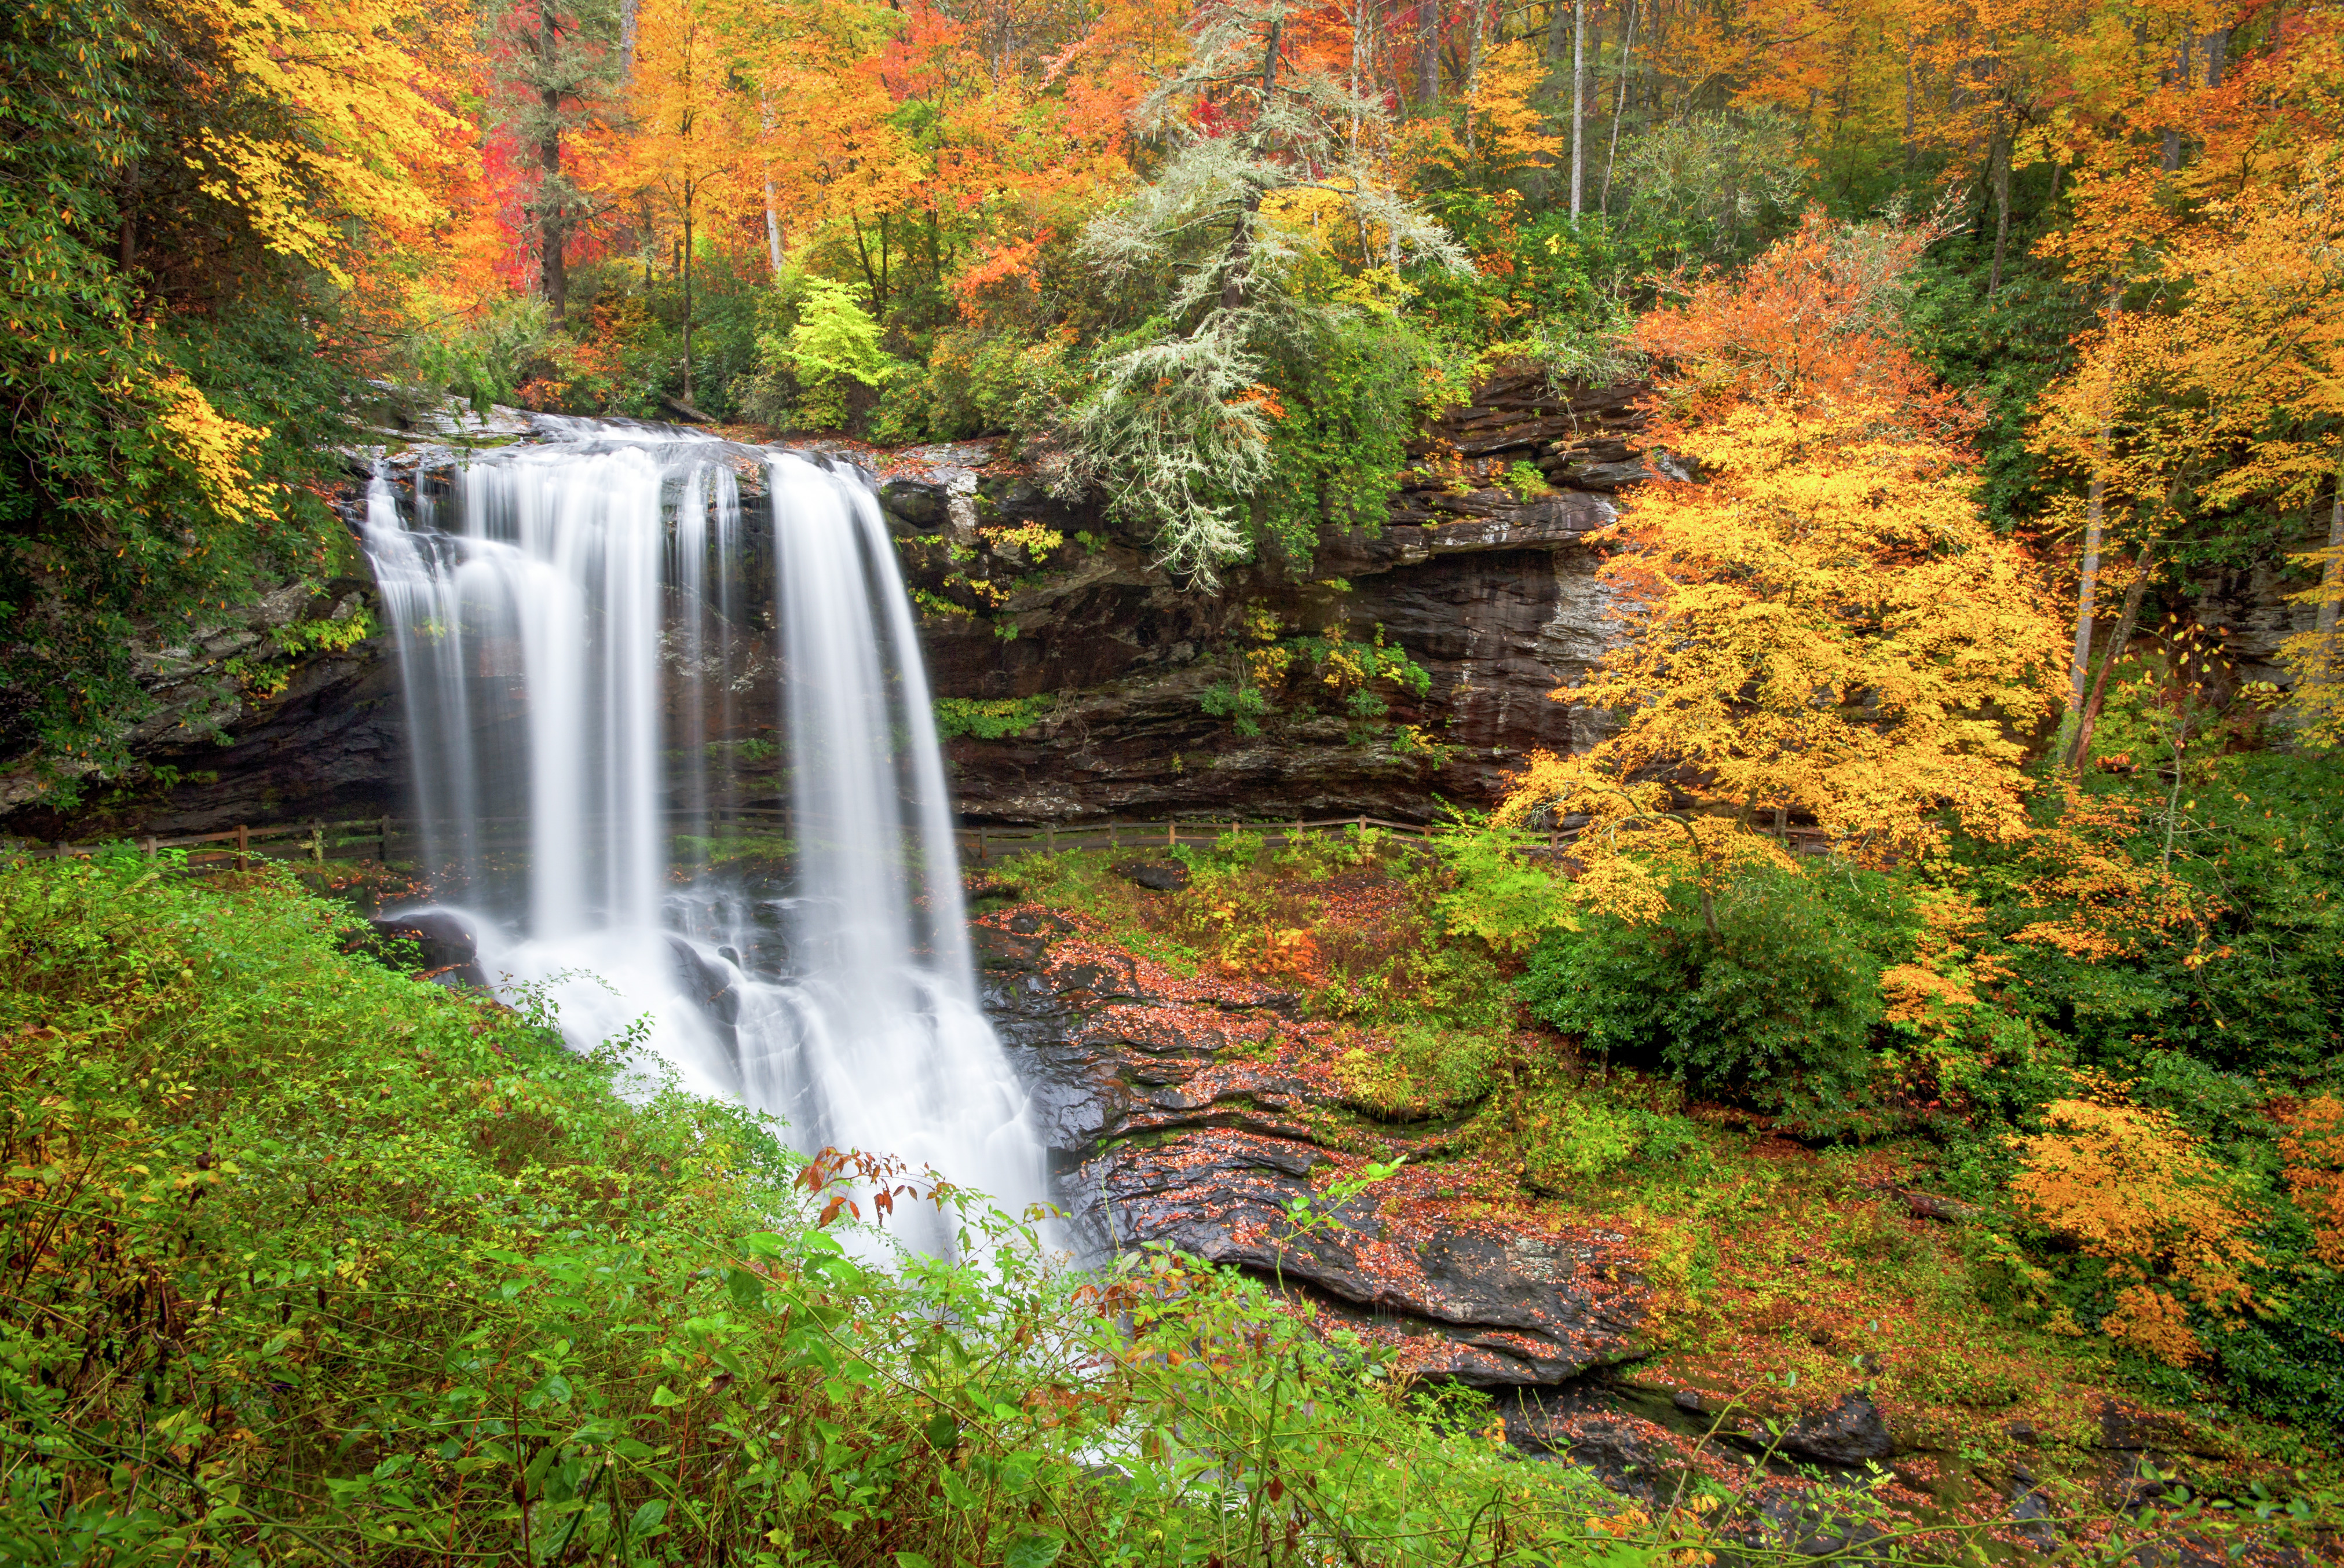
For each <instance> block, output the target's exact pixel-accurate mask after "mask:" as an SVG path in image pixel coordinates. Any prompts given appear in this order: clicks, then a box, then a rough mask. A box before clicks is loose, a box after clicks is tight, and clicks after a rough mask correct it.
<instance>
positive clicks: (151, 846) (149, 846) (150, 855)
mask: <svg viewBox="0 0 2344 1568" xmlns="http://www.w3.org/2000/svg"><path fill="white" fill-rule="evenodd" d="M144 845H145V849H146V850H147V859H150V860H151V859H154V858H155V850H156V848H157V846H156V843H155V835H154V834H152V833H149V834H148V835H147V838H146V839H145V840H144Z"/></svg>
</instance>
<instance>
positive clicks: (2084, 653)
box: [2067, 284, 2123, 724]
mask: <svg viewBox="0 0 2344 1568" xmlns="http://www.w3.org/2000/svg"><path fill="white" fill-rule="evenodd" d="M2122 287H2123V286H2122V285H2121V284H2119V285H2117V286H2114V287H2111V288H2110V289H2109V290H2108V303H2107V315H2108V316H2109V317H2111V318H2113V317H2115V315H2116V312H2117V300H2118V299H2119V298H2121V297H2122V293H2121V290H2122ZM2106 395H2107V394H2106V393H2105V392H2104V393H2103V394H2102V396H2103V397H2105V396H2106ZM2114 434H2115V432H2114V431H2113V430H2112V429H2111V428H2110V427H2109V426H2108V424H2107V422H2106V421H2105V420H2104V421H2103V422H2102V424H2101V426H2100V439H2099V445H2098V446H2097V447H2096V449H2095V450H2094V452H2093V454H2092V482H2091V486H2090V487H2089V488H2088V489H2086V491H2085V493H2084V570H2083V578H2082V581H2081V582H2079V583H2078V584H2077V585H2076V658H2075V662H2074V664H2073V665H2072V666H2071V667H2070V668H2069V669H2068V672H2067V717H2068V720H2069V722H2071V723H2076V724H2080V723H2081V722H2082V721H2083V717H2084V675H2085V671H2086V668H2088V667H2089V665H2090V663H2091V658H2092V601H2093V598H2095V596H2096V594H2097V593H2098V591H2099V586H2100V528H2101V524H2102V523H2103V521H2104V520H2105V519H2106V517H2107V451H2108V442H2109V439H2110V438H2111V437H2112V436H2113V435H2114Z"/></svg>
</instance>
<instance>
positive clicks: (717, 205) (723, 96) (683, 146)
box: [629, 0, 763, 409]
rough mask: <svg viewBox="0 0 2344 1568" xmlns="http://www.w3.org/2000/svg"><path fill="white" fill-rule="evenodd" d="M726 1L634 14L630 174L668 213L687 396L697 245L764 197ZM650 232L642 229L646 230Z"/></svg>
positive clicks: (699, 0) (652, 5)
mask: <svg viewBox="0 0 2344 1568" xmlns="http://www.w3.org/2000/svg"><path fill="white" fill-rule="evenodd" d="M734 20H735V18H734V16H733V15H732V11H731V10H730V9H729V8H728V6H727V5H726V4H725V0H645V3H644V4H643V5H642V7H641V9H640V10H639V11H638V12H637V15H636V35H635V50H636V52H635V62H634V92H633V96H632V98H631V106H632V108H633V111H634V116H635V120H636V134H635V136H634V137H633V139H632V141H631V145H630V149H629V152H630V158H631V170H630V171H629V174H630V177H631V182H632V184H633V185H634V186H635V187H636V188H637V189H638V190H639V191H641V192H642V193H643V194H644V196H646V197H656V199H658V200H659V201H661V202H663V203H664V205H665V208H666V212H667V214H668V215H670V216H672V217H673V219H674V220H675V223H676V226H677V229H678V231H679V232H678V233H677V235H676V237H675V256H676V271H677V274H678V276H679V278H680V280H681V282H682V286H683V346H682V347H683V365H682V372H683V375H682V380H683V397H682V403H683V406H684V407H685V408H686V409H689V408H690V407H691V406H692V263H693V261H694V259H695V256H696V251H695V247H696V246H697V245H698V244H699V242H700V240H701V239H702V237H703V236H706V235H707V234H708V233H709V232H710V231H711V230H712V229H720V230H721V228H722V226H725V225H728V224H730V223H732V221H734V220H737V219H739V218H740V217H742V216H743V215H744V214H746V213H747V212H749V211H752V210H754V207H755V205H756V203H757V201H758V200H759V199H760V198H761V197H762V195H763V180H762V170H761V169H760V168H759V167H758V165H757V161H756V159H755V158H754V156H753V151H752V149H753V146H754V143H755V140H756V136H757V126H758V120H757V115H756V110H755V106H754V105H753V102H751V101H750V100H749V99H748V98H746V97H745V96H744V95H743V94H742V93H741V92H739V91H738V90H737V87H736V84H737V83H738V82H739V81H740V79H741V71H742V68H743V57H742V50H743V45H745V44H746V43H747V42H748V38H747V36H746V35H744V34H743V32H742V31H741V30H740V29H738V28H736V27H735V26H733V25H732V23H733V21H734ZM647 237H648V236H647Z"/></svg>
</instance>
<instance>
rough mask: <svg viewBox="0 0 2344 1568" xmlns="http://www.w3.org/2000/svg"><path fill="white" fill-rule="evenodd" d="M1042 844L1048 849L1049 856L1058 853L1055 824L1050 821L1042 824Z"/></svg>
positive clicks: (1056, 825) (1056, 826) (1056, 827)
mask: <svg viewBox="0 0 2344 1568" xmlns="http://www.w3.org/2000/svg"><path fill="white" fill-rule="evenodd" d="M1042 842H1043V843H1044V844H1045V845H1046V846H1047V847H1048V849H1049V852H1050V853H1051V854H1053V855H1055V854H1056V853H1057V852H1058V824H1057V823H1056V822H1055V821H1052V822H1045V823H1043V824H1042Z"/></svg>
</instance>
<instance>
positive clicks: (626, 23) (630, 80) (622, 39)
mask: <svg viewBox="0 0 2344 1568" xmlns="http://www.w3.org/2000/svg"><path fill="white" fill-rule="evenodd" d="M636 4H637V0H619V85H621V86H622V87H631V86H633V85H635V6H636Z"/></svg>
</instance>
